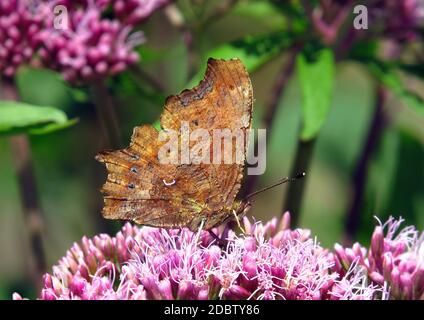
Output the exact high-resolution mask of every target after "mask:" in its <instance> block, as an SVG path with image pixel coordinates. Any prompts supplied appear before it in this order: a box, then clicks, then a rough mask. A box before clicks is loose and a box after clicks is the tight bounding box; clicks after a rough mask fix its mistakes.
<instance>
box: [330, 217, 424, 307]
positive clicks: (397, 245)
mask: <svg viewBox="0 0 424 320" xmlns="http://www.w3.org/2000/svg"><path fill="white" fill-rule="evenodd" d="M402 222H403V219H402V218H400V219H399V220H395V219H394V218H390V219H389V220H388V221H387V222H386V223H385V224H380V225H378V226H377V227H375V229H374V233H373V235H372V237H371V245H370V248H369V249H366V248H364V247H362V246H361V245H359V244H358V243H355V244H354V245H353V247H352V248H344V247H342V246H341V245H338V244H336V246H335V255H334V259H335V268H334V269H335V271H337V272H339V273H340V274H345V273H346V270H348V269H349V268H351V266H352V265H355V264H357V265H359V266H362V267H364V268H365V270H366V272H367V275H368V278H369V279H370V281H371V282H372V283H373V284H376V285H379V286H388V290H389V298H391V299H406V300H410V299H424V234H423V233H422V234H421V235H420V234H419V232H418V231H417V230H416V229H415V228H414V227H412V226H409V227H405V228H403V229H400V226H401V224H402Z"/></svg>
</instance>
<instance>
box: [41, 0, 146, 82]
mask: <svg viewBox="0 0 424 320" xmlns="http://www.w3.org/2000/svg"><path fill="white" fill-rule="evenodd" d="M83 2H85V1H81V3H83ZM62 3H64V5H65V6H66V8H67V23H66V20H65V22H63V21H62V23H63V25H59V26H60V27H59V28H58V27H57V25H55V21H56V20H55V19H57V17H56V16H54V15H50V19H48V21H47V22H46V26H45V28H44V29H43V30H42V31H41V32H40V34H39V37H38V40H39V43H40V45H41V48H40V57H41V61H42V64H43V65H44V66H46V67H48V68H51V69H53V70H57V71H59V72H61V73H62V75H63V77H64V78H65V79H66V80H67V81H70V82H73V83H75V82H87V81H92V80H97V79H99V78H104V77H106V76H108V75H114V74H117V73H119V72H122V71H124V70H125V69H126V68H127V67H128V66H129V65H131V64H133V63H135V62H137V61H138V59H139V56H138V54H137V52H136V51H134V47H135V46H136V45H138V44H140V43H142V42H143V36H142V34H141V33H140V32H132V28H131V27H129V26H125V25H123V24H122V23H121V22H120V21H119V20H116V19H115V20H113V19H109V18H104V17H103V10H104V9H105V8H106V7H107V6H106V4H107V1H100V0H99V1H96V2H94V1H87V4H86V5H83V4H78V3H72V4H67V1H60V0H55V1H50V2H49V3H48V4H47V5H48V6H49V10H50V11H51V12H53V10H54V9H53V8H54V7H55V6H57V5H58V4H62Z"/></svg>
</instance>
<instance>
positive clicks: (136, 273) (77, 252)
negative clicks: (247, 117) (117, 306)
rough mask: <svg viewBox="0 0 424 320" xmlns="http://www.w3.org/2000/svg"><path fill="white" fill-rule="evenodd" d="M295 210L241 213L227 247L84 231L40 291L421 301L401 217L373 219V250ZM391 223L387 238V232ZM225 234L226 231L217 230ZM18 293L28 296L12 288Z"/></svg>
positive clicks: (156, 234)
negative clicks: (254, 215)
mask: <svg viewBox="0 0 424 320" xmlns="http://www.w3.org/2000/svg"><path fill="white" fill-rule="evenodd" d="M289 221H290V216H289V214H288V213H286V214H285V216H284V218H283V219H282V220H281V221H280V222H278V221H277V219H273V220H271V221H270V222H268V223H266V224H262V223H254V224H252V223H250V222H249V221H248V220H247V219H245V220H244V227H245V229H246V234H242V235H239V236H237V235H236V234H235V233H234V232H232V231H230V232H229V233H228V236H227V243H226V245H222V244H218V243H217V242H216V240H215V239H214V238H213V237H212V236H211V235H210V234H209V233H208V232H206V231H199V232H196V233H193V232H191V231H189V230H188V229H181V230H165V229H160V228H150V227H140V228H139V227H136V226H132V225H131V224H129V223H128V224H126V225H125V226H124V227H123V228H122V230H121V231H120V232H119V233H118V234H117V235H116V236H115V237H110V236H108V235H100V236H96V237H94V238H93V239H87V238H83V240H82V242H81V244H74V245H73V247H72V248H71V249H70V250H69V251H68V252H67V254H66V256H65V257H64V258H62V259H61V260H60V261H59V263H58V264H57V265H56V266H54V267H53V270H52V273H51V274H47V275H46V276H45V277H44V288H43V290H42V292H41V294H40V297H39V298H40V299H217V298H218V299H321V300H323V299H332V300H339V299H364V300H372V299H388V298H391V299H419V298H421V299H422V298H423V296H422V292H423V289H424V283H423V280H422V279H423V278H422V270H423V259H424V252H423V245H422V243H423V241H422V236H421V238H419V237H418V233H417V231H416V230H415V229H414V228H412V227H408V228H406V229H404V230H403V231H401V232H400V233H399V235H398V236H394V233H395V231H396V229H397V228H398V226H399V224H400V222H401V221H395V220H393V219H391V220H389V222H388V223H387V224H386V225H384V226H378V227H376V231H375V232H374V235H373V238H372V244H371V248H370V249H369V250H368V253H367V250H366V249H364V248H363V247H361V246H360V245H358V244H355V245H354V246H353V248H343V247H341V246H339V245H336V248H335V251H334V252H331V251H329V250H327V249H324V248H322V247H321V246H320V245H319V244H318V243H317V241H316V240H315V239H314V238H311V236H310V231H309V230H304V229H296V230H292V229H290V228H289V223H290V222H289ZM385 228H387V229H388V231H387V234H386V235H385V236H384V235H383V233H382V230H383V229H385ZM214 232H216V233H217V234H218V235H220V236H222V232H219V230H214ZM14 299H22V297H21V296H20V295H19V294H14Z"/></svg>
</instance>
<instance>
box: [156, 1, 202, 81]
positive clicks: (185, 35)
mask: <svg viewBox="0 0 424 320" xmlns="http://www.w3.org/2000/svg"><path fill="white" fill-rule="evenodd" d="M164 13H165V15H166V17H167V19H168V21H169V22H170V23H171V24H172V26H173V27H175V28H176V29H177V30H179V31H180V33H181V36H182V40H183V42H184V45H185V47H186V50H187V64H188V79H189V80H190V79H191V78H192V77H193V76H194V75H195V74H196V61H197V59H198V56H197V54H196V50H195V49H196V48H195V43H194V38H195V36H194V34H193V31H192V30H191V27H190V25H189V24H188V23H187V21H186V19H185V17H184V15H183V13H182V12H181V10H180V9H179V8H178V6H177V5H176V4H173V3H171V4H170V5H168V6H166V7H165V9H164Z"/></svg>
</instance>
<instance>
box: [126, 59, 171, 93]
mask: <svg viewBox="0 0 424 320" xmlns="http://www.w3.org/2000/svg"><path fill="white" fill-rule="evenodd" d="M130 70H131V72H132V73H133V74H134V76H135V77H136V78H138V79H140V80H142V81H143V82H144V83H146V84H148V85H149V86H150V87H151V88H152V89H154V90H156V91H158V92H164V91H165V88H164V86H163V84H162V83H161V82H160V81H159V80H157V79H156V78H154V77H153V76H151V75H150V74H149V73H147V72H146V71H144V70H143V68H141V67H140V65H138V64H136V65H134V66H132V67H131V69H130Z"/></svg>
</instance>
